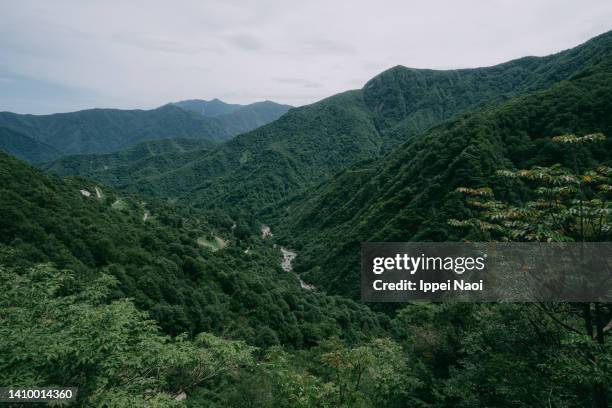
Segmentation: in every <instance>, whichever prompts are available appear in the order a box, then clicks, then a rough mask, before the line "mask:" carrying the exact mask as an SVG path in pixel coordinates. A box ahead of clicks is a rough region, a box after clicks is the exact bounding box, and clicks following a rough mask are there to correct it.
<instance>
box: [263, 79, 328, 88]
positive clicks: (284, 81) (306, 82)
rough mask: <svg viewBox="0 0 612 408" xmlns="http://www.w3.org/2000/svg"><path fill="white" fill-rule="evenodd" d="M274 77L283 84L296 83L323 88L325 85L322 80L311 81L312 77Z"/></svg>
mask: <svg viewBox="0 0 612 408" xmlns="http://www.w3.org/2000/svg"><path fill="white" fill-rule="evenodd" d="M272 79H273V80H274V81H276V82H279V83H281V84H288V85H296V86H301V87H303V88H321V87H322V86H323V84H322V83H320V82H316V81H311V80H310V79H306V78H287V77H280V78H279V77H277V78H272Z"/></svg>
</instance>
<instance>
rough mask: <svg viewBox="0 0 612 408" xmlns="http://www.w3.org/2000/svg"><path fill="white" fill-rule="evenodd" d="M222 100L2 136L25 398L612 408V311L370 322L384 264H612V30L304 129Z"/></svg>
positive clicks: (554, 308)
mask: <svg viewBox="0 0 612 408" xmlns="http://www.w3.org/2000/svg"><path fill="white" fill-rule="evenodd" d="M204 102H206V101H183V103H176V104H171V105H166V106H164V107H162V108H159V109H157V110H152V111H115V110H93V111H82V112H77V113H74V114H64V115H69V116H70V115H72V116H70V117H69V119H67V117H63V116H56V115H49V116H47V115H45V116H40V117H36V116H33V115H16V114H9V113H1V114H0V139H1V140H2V142H3V144H2V145H0V148H2V149H3V150H6V151H7V152H6V153H5V152H3V151H0V385H11V386H18V387H34V386H46V387H65V386H70V387H77V388H78V396H77V400H76V403H75V404H74V406H79V407H210V408H215V407H224V408H226V407H237V408H242V407H244V408H247V407H264V408H265V407H269V408H273V407H274V408H276V407H281V408H293V407H298V408H299V407H303V408H311V407H321V408H352V407H356V408H378V407H388V408H413V407H417V408H444V407H460V408H463V407H464V408H468V407H482V408H489V407H503V408H506V407H507V408H529V407H555V408H579V407H594V408H605V407H608V406H609V405H610V404H612V338H611V333H612V304H610V303H601V302H599V303H598V302H591V303H587V302H583V303H570V302H565V303H563V302H557V303H544V302H540V303H535V302H534V303H503V302H500V303H461V302H456V303H432V302H413V303H402V304H375V303H365V302H362V301H361V300H360V299H359V294H360V292H359V285H360V280H359V279H360V275H359V274H360V244H361V242H370V241H371V242H376V241H387V242H394V241H396V242H405V241H416V242H430V241H431V242H447V241H452V242H461V241H472V242H479V241H511V242H532V241H536V242H557V241H559V242H573V241H576V242H578V241H589V242H592V241H599V242H608V241H612V215H611V214H612V205H611V204H610V199H611V198H612V197H611V196H612V155H611V152H612V32H608V33H605V34H603V35H601V36H599V37H596V38H594V39H592V40H590V41H588V42H586V43H585V44H582V45H580V46H578V47H575V48H573V49H570V50H567V51H563V52H560V53H558V54H554V55H550V56H547V57H527V58H521V59H518V60H514V61H510V62H507V63H504V64H500V65H496V66H492V67H488V68H476V69H460V70H445V71H436V70H424V69H412V68H406V67H402V66H398V67H394V68H391V69H390V70H387V71H385V72H383V73H381V74H380V75H378V76H376V77H375V78H372V79H371V80H370V81H368V82H367V83H366V84H365V86H364V87H363V88H362V89H358V90H352V91H347V92H344V93H340V94H337V95H334V96H331V97H329V98H327V99H324V100H322V101H320V102H317V103H314V104H311V105H307V106H303V107H300V108H293V109H290V110H288V111H287V109H288V106H283V105H278V106H275V105H277V104H273V105H274V106H273V105H270V104H272V103H271V102H270V103H265V105H263V106H261V105H258V106H253V105H257V104H252V105H247V107H250V108H249V109H250V110H249V109H247V111H245V109H246V107H238V106H234V105H229V104H223V103H222V102H220V101H218V102H219V103H221V104H222V105H219V103H217V105H215V104H212V105H209V102H206V103H204ZM213 102H214V101H213ZM209 107H210V109H219V111H218V112H217V111H214V110H213V111H214V112H217V113H214V114H211V116H206V115H204V114H201V113H199V112H205V111H206V109H208V108H209ZM258 109H260V110H258ZM281 111H282V112H283V113H284V112H287V113H284V114H282V113H281ZM237 114H239V115H241V116H240V117H239V119H236V115H237ZM281 114H282V116H280V115H281ZM160 115H162V116H163V117H160ZM225 115H234V116H233V118H234V119H232V120H231V121H230V120H229V119H223V120H227V121H228V123H230V122H231V123H232V125H227V124H224V122H223V120H220V119H219V117H224V116H225ZM83 116H85V119H83V118H81V119H79V117H83ZM274 116H276V117H278V116H280V117H278V119H276V117H274ZM273 117H274V118H273ZM211 118H212V119H214V120H212V119H211ZM274 119H276V120H274ZM83 120H84V122H79V121H83ZM51 121H52V122H53V123H51ZM264 122H265V124H264ZM260 125H262V126H260ZM257 126H260V127H257ZM249 127H250V128H249ZM255 127H256V128H255ZM122 128H123V129H122ZM247 128H249V129H247ZM58 129H59V130H58ZM75 129H77V130H75ZM105 129H106V130H105ZM62 132H64V133H62ZM104 132H106V133H105V135H104V136H101V134H102V133H104ZM243 132H246V133H243ZM238 133H241V134H239V135H238V136H235V137H232V136H233V135H236V134H238ZM59 134H62V135H65V137H64V138H60V137H58V136H57V135H59ZM196 134H197V135H199V136H200V137H195V135H196ZM83 135H87V137H84V136H83ZM111 142H112V143H111ZM24 159H27V160H28V161H29V162H28V161H25V160H24ZM32 163H36V165H37V166H36V167H35V166H34V164H32ZM551 203H555V204H554V205H553V204H551ZM585 209H586V210H585ZM268 226H269V227H270V228H271V230H270V232H271V234H268V233H266V228H267V227H268ZM289 249H290V250H291V251H294V252H295V253H296V254H297V256H296V257H295V260H290V261H289V267H287V265H286V263H287V261H286V251H287V250H289ZM284 257H285V260H284ZM23 406H26V405H25V404H24V405H23ZM27 406H37V404H28V405H27ZM40 406H45V405H42V404H41V405H40Z"/></svg>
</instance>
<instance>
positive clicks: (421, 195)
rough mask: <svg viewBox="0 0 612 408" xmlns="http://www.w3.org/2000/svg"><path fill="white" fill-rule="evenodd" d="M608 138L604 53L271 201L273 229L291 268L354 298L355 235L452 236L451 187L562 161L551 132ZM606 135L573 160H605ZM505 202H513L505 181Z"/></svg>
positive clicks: (609, 66) (610, 77) (458, 201)
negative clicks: (291, 250)
mask: <svg viewBox="0 0 612 408" xmlns="http://www.w3.org/2000/svg"><path fill="white" fill-rule="evenodd" d="M593 132H602V133H604V134H606V135H612V58H607V59H605V60H604V61H601V62H600V63H599V64H597V65H595V66H591V67H589V68H587V69H585V70H584V71H582V72H580V73H578V74H576V75H575V76H573V77H572V78H571V79H569V80H567V81H562V82H560V83H559V84H557V85H554V86H553V87H551V88H550V89H548V90H545V91H540V92H537V93H534V94H532V95H528V96H522V97H516V98H513V99H512V100H510V101H508V102H506V103H504V104H502V105H500V106H498V107H494V108H486V109H482V110H479V111H476V112H473V113H469V114H465V115H462V116H460V117H458V118H457V119H454V120H452V121H449V122H447V123H444V124H441V125H439V126H437V127H435V128H433V129H431V130H430V131H429V132H427V133H426V134H425V135H423V136H422V137H419V138H418V139H415V140H412V141H409V142H407V143H405V144H404V145H403V146H402V147H401V148H399V149H398V150H397V151H395V152H394V153H392V154H390V155H389V156H387V157H385V158H383V159H380V160H371V161H369V162H364V163H360V164H358V165H355V166H353V167H351V168H349V169H347V170H345V171H343V172H342V173H340V174H338V175H337V176H336V177H335V178H334V179H333V180H332V181H331V182H327V183H322V184H321V185H319V186H318V187H316V188H313V189H310V190H308V191H306V192H304V193H303V194H300V195H298V196H295V197H293V198H291V199H288V200H286V201H285V202H283V203H280V204H279V208H281V210H280V211H281V216H280V217H279V218H278V219H277V221H276V222H275V225H276V226H277V236H279V237H280V239H281V240H285V242H288V243H289V244H290V245H292V246H293V247H295V248H298V249H299V250H300V256H299V257H298V258H297V260H296V262H297V263H296V267H297V270H298V271H300V272H302V273H303V274H304V275H303V277H304V279H305V280H307V281H309V282H314V283H315V284H317V285H320V286H322V287H325V288H326V289H327V290H329V291H330V292H332V293H342V294H344V295H351V296H354V297H355V296H357V295H358V282H359V260H360V256H359V253H360V242H362V241H411V240H415V241H429V240H431V241H456V240H457V239H459V238H461V237H462V236H461V235H460V233H461V232H462V231H459V230H456V229H453V228H452V227H450V226H449V225H448V223H447V221H448V219H450V218H458V219H461V218H464V216H465V215H466V214H468V213H467V211H468V210H467V209H466V207H465V206H464V201H463V199H462V197H461V196H460V195H459V194H458V193H455V192H454V190H455V189H456V188H457V187H460V186H467V187H482V186H494V187H495V190H496V191H501V192H503V191H507V186H506V185H505V184H503V183H502V181H501V180H499V179H498V178H496V177H495V176H494V173H495V171H496V170H498V169H504V168H508V169H515V168H530V167H531V166H533V165H536V164H537V165H552V164H555V163H565V164H567V165H570V166H573V165H574V163H573V160H574V159H573V158H571V157H568V156H566V154H565V153H563V150H562V149H561V148H560V147H559V146H558V145H556V144H554V143H552V142H551V141H550V138H551V137H552V136H556V135H559V134H567V133H575V134H577V135H583V134H588V133H593ZM610 152H612V138H608V139H607V141H606V142H605V143H604V144H602V145H597V146H594V147H592V148H586V147H583V148H581V149H580V150H579V153H578V155H577V159H576V160H577V165H590V166H592V165H595V164H597V163H602V162H608V163H610V162H611V160H612V159H611V157H610ZM510 198H511V199H520V188H519V189H517V186H514V193H513V194H512V195H511V196H510Z"/></svg>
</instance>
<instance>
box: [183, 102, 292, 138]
mask: <svg viewBox="0 0 612 408" xmlns="http://www.w3.org/2000/svg"><path fill="white" fill-rule="evenodd" d="M172 104H173V105H176V106H178V107H179V108H182V109H185V110H188V111H191V112H195V113H199V114H201V115H203V116H207V117H211V118H217V119H218V120H219V121H220V122H221V123H222V124H223V126H224V127H225V128H226V129H227V130H228V131H229V132H230V133H231V134H240V133H244V132H248V131H249V130H253V129H255V128H257V127H259V126H263V125H265V124H267V123H270V122H272V121H275V120H276V119H278V118H279V117H281V116H282V115H284V114H285V113H286V112H287V111H288V110H289V109H291V106H289V105H283V104H280V103H276V102H272V101H262V102H255V103H250V104H248V105H239V104H230V103H225V102H223V101H221V100H219V99H213V100H211V101H205V100H202V99H190V100H186V101H180V102H173V103H172Z"/></svg>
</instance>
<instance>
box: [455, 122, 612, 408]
mask: <svg viewBox="0 0 612 408" xmlns="http://www.w3.org/2000/svg"><path fill="white" fill-rule="evenodd" d="M552 140H553V142H555V143H559V144H561V145H563V146H565V147H569V151H568V153H569V155H570V157H572V158H573V160H572V167H573V168H571V169H570V168H567V167H564V166H562V165H560V164H555V165H553V166H549V167H534V168H532V169H529V170H518V171H512V170H500V171H498V172H497V174H498V175H499V176H500V177H504V178H506V179H509V180H512V181H525V182H527V183H528V184H530V185H534V184H535V186H534V187H535V188H533V189H532V190H530V191H531V195H530V196H529V198H528V199H527V200H526V201H524V202H523V203H520V204H512V203H508V202H504V201H501V200H497V199H495V197H494V194H493V191H492V189H491V188H489V187H480V188H467V187H461V188H458V189H457V192H459V193H461V194H464V195H465V196H466V197H467V199H466V202H467V204H468V205H469V206H471V207H473V208H475V209H476V211H475V216H474V217H472V218H468V219H464V220H455V219H453V220H450V221H449V223H450V224H451V225H453V226H456V227H472V228H475V229H476V230H477V231H480V233H481V237H482V238H483V239H486V240H502V241H516V242H598V241H605V240H609V239H610V237H612V216H611V214H612V208H611V206H610V195H611V193H612V169H611V168H610V167H607V166H603V165H602V166H597V167H596V168H594V169H588V170H586V171H585V170H581V169H580V168H579V166H578V163H577V162H578V161H577V157H576V146H583V145H587V144H590V143H596V142H600V141H603V140H605V136H604V135H603V134H601V133H594V134H589V135H586V136H582V137H578V136H575V135H563V136H557V137H554V138H553V139H552ZM536 305H537V307H539V308H540V310H541V311H542V312H543V313H544V314H545V315H546V316H548V318H550V319H551V320H552V321H553V322H555V323H556V324H558V325H560V326H561V327H563V328H564V329H565V330H567V331H569V332H570V333H571V336H573V337H575V338H574V339H573V340H572V342H573V344H574V345H576V344H582V347H577V348H576V350H577V351H580V353H581V354H582V355H583V357H584V360H585V361H587V362H588V364H587V366H590V367H591V370H590V373H589V375H590V376H591V381H590V382H591V383H592V385H593V399H594V401H595V404H596V406H597V407H601V408H603V407H607V406H608V402H607V400H608V392H609V391H608V388H607V387H609V385H610V384H609V378H608V379H606V377H605V376H601V375H600V372H601V370H602V369H603V367H605V366H607V365H608V364H609V363H608V361H609V356H608V357H606V356H607V354H608V353H609V350H607V348H606V346H605V340H606V337H607V336H608V335H609V333H610V330H611V329H612V307H611V304H606V303H599V302H585V303H580V304H569V305H568V304H536ZM576 314H579V315H580V316H581V318H582V322H583V328H579V327H577V326H576V325H575V318H576ZM559 361H564V362H565V363H567V359H560V360H559ZM566 365H567V364H566ZM583 374H585V372H583Z"/></svg>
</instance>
